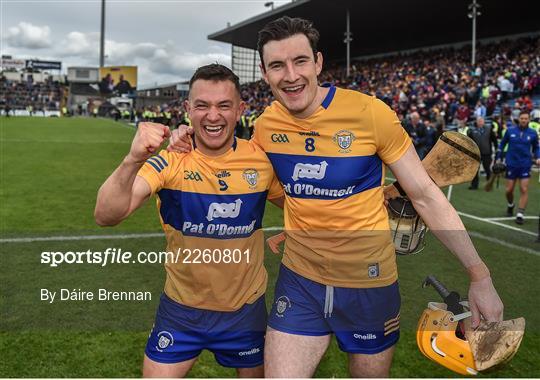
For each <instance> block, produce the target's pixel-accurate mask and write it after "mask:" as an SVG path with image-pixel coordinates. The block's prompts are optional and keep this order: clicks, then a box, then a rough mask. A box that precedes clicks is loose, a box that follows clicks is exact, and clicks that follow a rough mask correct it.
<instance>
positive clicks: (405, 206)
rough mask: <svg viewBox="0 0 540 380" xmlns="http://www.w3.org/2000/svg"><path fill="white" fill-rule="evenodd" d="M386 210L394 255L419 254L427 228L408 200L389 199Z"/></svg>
mask: <svg viewBox="0 0 540 380" xmlns="http://www.w3.org/2000/svg"><path fill="white" fill-rule="evenodd" d="M387 209H388V218H389V222H390V231H391V232H392V240H393V242H394V247H395V249H396V253H397V254H399V255H410V254H416V253H419V252H421V251H422V250H423V249H424V246H425V234H426V231H427V226H426V225H425V223H424V221H423V220H422V218H421V217H420V216H419V215H418V213H417V212H416V210H415V209H414V207H413V205H412V202H411V201H410V200H409V198H407V197H397V198H393V199H390V200H388V206H387Z"/></svg>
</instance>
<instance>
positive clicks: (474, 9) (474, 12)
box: [467, 0, 481, 66]
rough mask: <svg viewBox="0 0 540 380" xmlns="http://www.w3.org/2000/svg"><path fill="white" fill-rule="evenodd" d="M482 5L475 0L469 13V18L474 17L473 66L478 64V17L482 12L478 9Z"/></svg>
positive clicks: (470, 5)
mask: <svg viewBox="0 0 540 380" xmlns="http://www.w3.org/2000/svg"><path fill="white" fill-rule="evenodd" d="M480 7H481V5H480V4H478V3H477V2H476V0H473V2H472V3H471V4H469V10H470V12H469V13H468V14H467V16H469V18H470V19H472V52H471V65H472V66H474V65H475V64H476V17H477V16H480V15H481V13H480V12H479V11H478V9H479V8H480Z"/></svg>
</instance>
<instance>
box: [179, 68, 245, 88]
mask: <svg viewBox="0 0 540 380" xmlns="http://www.w3.org/2000/svg"><path fill="white" fill-rule="evenodd" d="M199 79H202V80H212V81H226V80H230V81H231V82H232V83H233V84H234V87H235V88H236V91H238V94H240V79H238V76H237V75H236V74H235V73H233V71H232V70H231V69H229V68H228V67H227V66H223V65H221V64H219V63H211V64H209V65H206V66H201V67H199V68H198V69H197V70H196V71H195V74H193V76H192V77H191V79H190V80H189V89H190V90H191V87H193V83H195V81H196V80H199Z"/></svg>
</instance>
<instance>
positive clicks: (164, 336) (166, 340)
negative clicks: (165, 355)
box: [156, 331, 174, 352]
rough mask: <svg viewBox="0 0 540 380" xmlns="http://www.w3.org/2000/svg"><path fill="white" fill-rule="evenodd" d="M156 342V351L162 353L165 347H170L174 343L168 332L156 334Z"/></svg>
mask: <svg viewBox="0 0 540 380" xmlns="http://www.w3.org/2000/svg"><path fill="white" fill-rule="evenodd" d="M158 338H159V339H158V342H157V346H156V350H158V351H159V352H163V350H165V349H166V348H167V347H169V346H172V345H173V343H174V339H173V336H172V334H171V333H170V332H168V331H160V332H159V333H158Z"/></svg>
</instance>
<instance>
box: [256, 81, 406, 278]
mask: <svg viewBox="0 0 540 380" xmlns="http://www.w3.org/2000/svg"><path fill="white" fill-rule="evenodd" d="M253 139H254V142H255V143H256V144H257V145H259V146H261V147H262V149H263V150H264V151H265V152H266V154H267V155H268V157H269V158H270V161H271V162H272V165H273V166H274V170H275V172H276V174H277V176H278V178H279V180H280V182H281V183H282V185H283V187H284V190H285V196H286V202H285V230H286V232H287V240H286V247H285V254H284V256H283V264H284V265H286V266H287V267H288V268H289V269H291V270H293V271H294V272H296V273H298V274H300V275H302V276H304V277H307V278H309V279H311V280H314V281H317V282H319V283H323V284H326V285H333V286H340V287H378V286H385V285H389V284H391V283H393V282H394V281H395V280H396V279H397V269H396V263H395V251H394V246H393V243H392V240H391V236H390V232H389V224H388V215H387V211H386V208H385V207H384V204H383V201H384V196H383V191H382V186H383V184H384V176H385V175H384V173H385V170H384V164H390V163H393V162H395V161H397V160H398V159H399V158H400V157H401V156H402V155H403V154H404V153H405V151H406V150H407V149H408V148H409V146H410V145H411V140H410V138H409V137H408V135H407V133H406V132H405V130H404V129H403V128H402V126H401V124H400V122H399V120H398V118H397V116H396V114H395V113H394V112H393V111H392V110H391V109H390V108H389V107H388V106H386V105H385V104H384V103H383V102H381V101H380V100H377V99H376V98H375V97H371V96H367V95H364V94H361V93H359V92H356V91H350V90H344V89H338V88H336V87H330V89H329V92H328V95H327V96H326V98H325V100H324V101H323V103H322V104H321V106H320V107H319V108H318V110H317V111H316V112H315V113H314V114H313V115H311V116H309V117H308V118H306V119H298V118H295V117H293V116H292V115H291V114H290V113H289V112H288V111H287V109H286V108H285V107H284V106H283V105H281V104H280V103H279V102H277V101H274V102H273V103H272V105H271V106H270V107H268V108H267V109H266V110H265V111H264V113H263V114H262V115H261V116H260V117H259V118H258V119H257V122H256V128H255V134H254V137H253Z"/></svg>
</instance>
